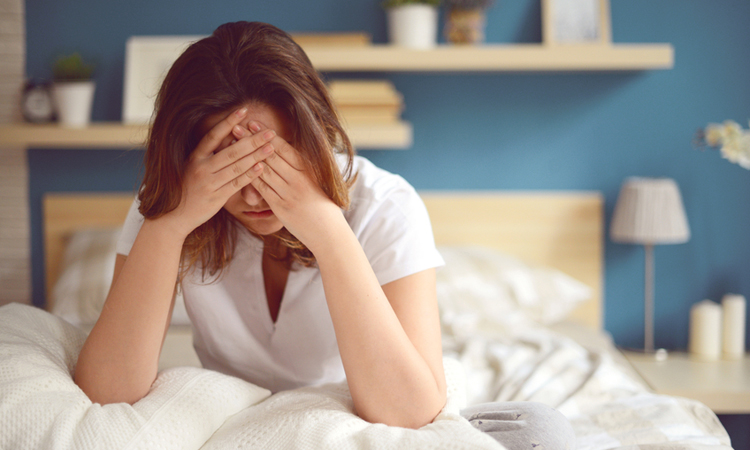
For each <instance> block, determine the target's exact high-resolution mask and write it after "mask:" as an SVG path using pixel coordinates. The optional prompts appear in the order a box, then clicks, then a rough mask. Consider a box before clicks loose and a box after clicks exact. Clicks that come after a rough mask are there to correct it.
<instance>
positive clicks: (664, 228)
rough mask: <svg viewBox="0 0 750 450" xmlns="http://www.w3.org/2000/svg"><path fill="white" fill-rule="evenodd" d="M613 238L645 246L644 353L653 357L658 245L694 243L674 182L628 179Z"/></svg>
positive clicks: (617, 208) (614, 220) (619, 202)
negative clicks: (655, 254) (689, 240)
mask: <svg viewBox="0 0 750 450" xmlns="http://www.w3.org/2000/svg"><path fill="white" fill-rule="evenodd" d="M610 237H611V238H612V241H614V242H623V243H630V244H642V245H643V246H644V251H645V254H646V267H645V312H644V322H645V324H644V325H645V326H644V351H645V352H646V353H653V352H654V245H655V244H681V243H683V242H687V241H688V239H690V228H689V227H688V222H687V217H686V216H685V208H684V207H683V205H682V197H681V196H680V189H679V187H677V183H675V181H674V180H672V179H670V178H640V177H632V178H628V179H626V180H625V182H624V183H623V185H622V188H621V189H620V195H619V197H618V198H617V204H616V205H615V211H614V213H613V215H612V225H611V227H610Z"/></svg>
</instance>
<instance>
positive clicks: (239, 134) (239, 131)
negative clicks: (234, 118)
mask: <svg viewBox="0 0 750 450" xmlns="http://www.w3.org/2000/svg"><path fill="white" fill-rule="evenodd" d="M232 132H234V135H235V136H237V137H242V136H244V135H245V130H244V129H243V128H242V127H241V126H239V125H235V126H234V128H232Z"/></svg>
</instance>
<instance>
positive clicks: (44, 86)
mask: <svg viewBox="0 0 750 450" xmlns="http://www.w3.org/2000/svg"><path fill="white" fill-rule="evenodd" d="M21 111H22V113H23V117H24V119H26V120H27V121H28V122H33V123H45V122H51V121H53V120H55V103H54V101H53V100H52V85H51V83H44V82H38V81H29V82H27V83H26V86H24V89H23V96H22V99H21Z"/></svg>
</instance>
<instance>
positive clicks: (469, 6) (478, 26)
mask: <svg viewBox="0 0 750 450" xmlns="http://www.w3.org/2000/svg"><path fill="white" fill-rule="evenodd" d="M492 3H493V0H446V8H447V10H448V17H447V18H446V21H445V30H444V32H445V40H446V41H448V42H450V43H451V44H479V43H482V42H484V27H485V23H486V19H485V12H486V11H487V9H488V8H489V7H490V6H492Z"/></svg>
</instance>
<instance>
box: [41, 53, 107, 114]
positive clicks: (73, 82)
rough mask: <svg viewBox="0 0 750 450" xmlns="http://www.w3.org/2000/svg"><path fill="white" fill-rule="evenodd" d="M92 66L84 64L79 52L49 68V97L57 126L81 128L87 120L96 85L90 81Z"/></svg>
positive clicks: (60, 59) (92, 71)
mask: <svg viewBox="0 0 750 450" xmlns="http://www.w3.org/2000/svg"><path fill="white" fill-rule="evenodd" d="M93 73H94V64H91V63H87V62H85V61H84V60H83V57H81V55H80V54H79V53H73V54H71V55H66V56H61V57H59V58H57V60H56V61H55V63H54V65H53V67H52V77H53V81H54V83H53V87H52V95H53V97H54V100H55V106H56V108H57V116H58V118H59V120H60V124H61V125H63V126H66V127H73V128H83V127H85V126H86V125H88V124H89V122H90V121H91V105H92V104H93V102H94V90H95V88H96V85H95V84H94V81H93V80H92V79H91V77H92V75H93Z"/></svg>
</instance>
